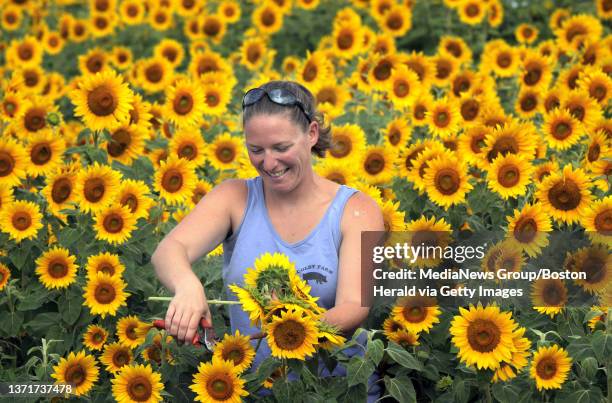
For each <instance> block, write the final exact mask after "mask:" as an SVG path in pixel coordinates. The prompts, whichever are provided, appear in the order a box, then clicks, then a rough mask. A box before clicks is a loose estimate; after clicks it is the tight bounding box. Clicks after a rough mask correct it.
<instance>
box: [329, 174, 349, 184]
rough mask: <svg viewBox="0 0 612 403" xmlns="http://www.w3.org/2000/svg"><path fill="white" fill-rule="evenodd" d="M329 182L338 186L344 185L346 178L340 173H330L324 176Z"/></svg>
mask: <svg viewBox="0 0 612 403" xmlns="http://www.w3.org/2000/svg"><path fill="white" fill-rule="evenodd" d="M326 178H327V179H329V180H330V181H333V182H336V183H337V184H339V185H346V178H345V177H344V175H342V174H341V173H340V172H332V173H330V174H329V175H327V176H326Z"/></svg>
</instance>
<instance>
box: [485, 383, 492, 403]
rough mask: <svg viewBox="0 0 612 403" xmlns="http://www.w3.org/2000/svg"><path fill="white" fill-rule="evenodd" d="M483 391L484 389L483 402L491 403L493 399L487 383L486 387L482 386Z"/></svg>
mask: <svg viewBox="0 0 612 403" xmlns="http://www.w3.org/2000/svg"><path fill="white" fill-rule="evenodd" d="M483 389H484V395H485V401H486V402H487V403H493V397H492V396H491V384H490V383H487V384H486V385H484V386H483Z"/></svg>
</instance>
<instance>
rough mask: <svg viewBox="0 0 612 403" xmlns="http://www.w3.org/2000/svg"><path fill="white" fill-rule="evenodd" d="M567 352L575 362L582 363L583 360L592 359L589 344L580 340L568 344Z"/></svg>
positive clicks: (592, 353) (592, 352)
mask: <svg viewBox="0 0 612 403" xmlns="http://www.w3.org/2000/svg"><path fill="white" fill-rule="evenodd" d="M567 352H568V354H569V355H570V356H571V357H572V359H574V360H576V361H582V360H584V359H585V358H587V357H592V356H593V355H594V351H593V348H592V346H591V343H589V342H588V341H586V340H583V339H582V338H579V339H577V340H573V341H572V342H570V344H568V345H567Z"/></svg>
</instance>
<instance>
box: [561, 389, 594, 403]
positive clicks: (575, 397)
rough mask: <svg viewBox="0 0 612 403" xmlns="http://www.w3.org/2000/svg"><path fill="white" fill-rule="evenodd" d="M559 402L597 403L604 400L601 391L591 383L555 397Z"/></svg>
mask: <svg viewBox="0 0 612 403" xmlns="http://www.w3.org/2000/svg"><path fill="white" fill-rule="evenodd" d="M556 401H557V402H559V403H599V402H603V401H604V396H603V393H601V389H599V388H598V387H597V386H594V385H591V386H589V388H588V389H581V390H576V391H574V392H573V393H571V394H568V395H564V396H561V397H560V398H559V399H556Z"/></svg>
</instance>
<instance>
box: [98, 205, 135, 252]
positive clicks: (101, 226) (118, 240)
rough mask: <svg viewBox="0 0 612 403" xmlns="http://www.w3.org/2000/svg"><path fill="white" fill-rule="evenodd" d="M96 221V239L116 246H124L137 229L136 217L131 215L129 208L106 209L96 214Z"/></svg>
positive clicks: (109, 207)
mask: <svg viewBox="0 0 612 403" xmlns="http://www.w3.org/2000/svg"><path fill="white" fill-rule="evenodd" d="M94 221H95V222H94V229H95V230H96V239H99V240H103V241H106V242H108V243H111V244H114V245H121V244H124V243H125V242H126V241H127V240H128V239H130V238H131V236H132V231H134V229H135V228H136V217H135V216H134V215H132V214H131V210H130V207H128V206H122V205H111V206H108V207H104V208H102V209H101V210H99V211H97V212H96V213H95V216H94Z"/></svg>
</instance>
